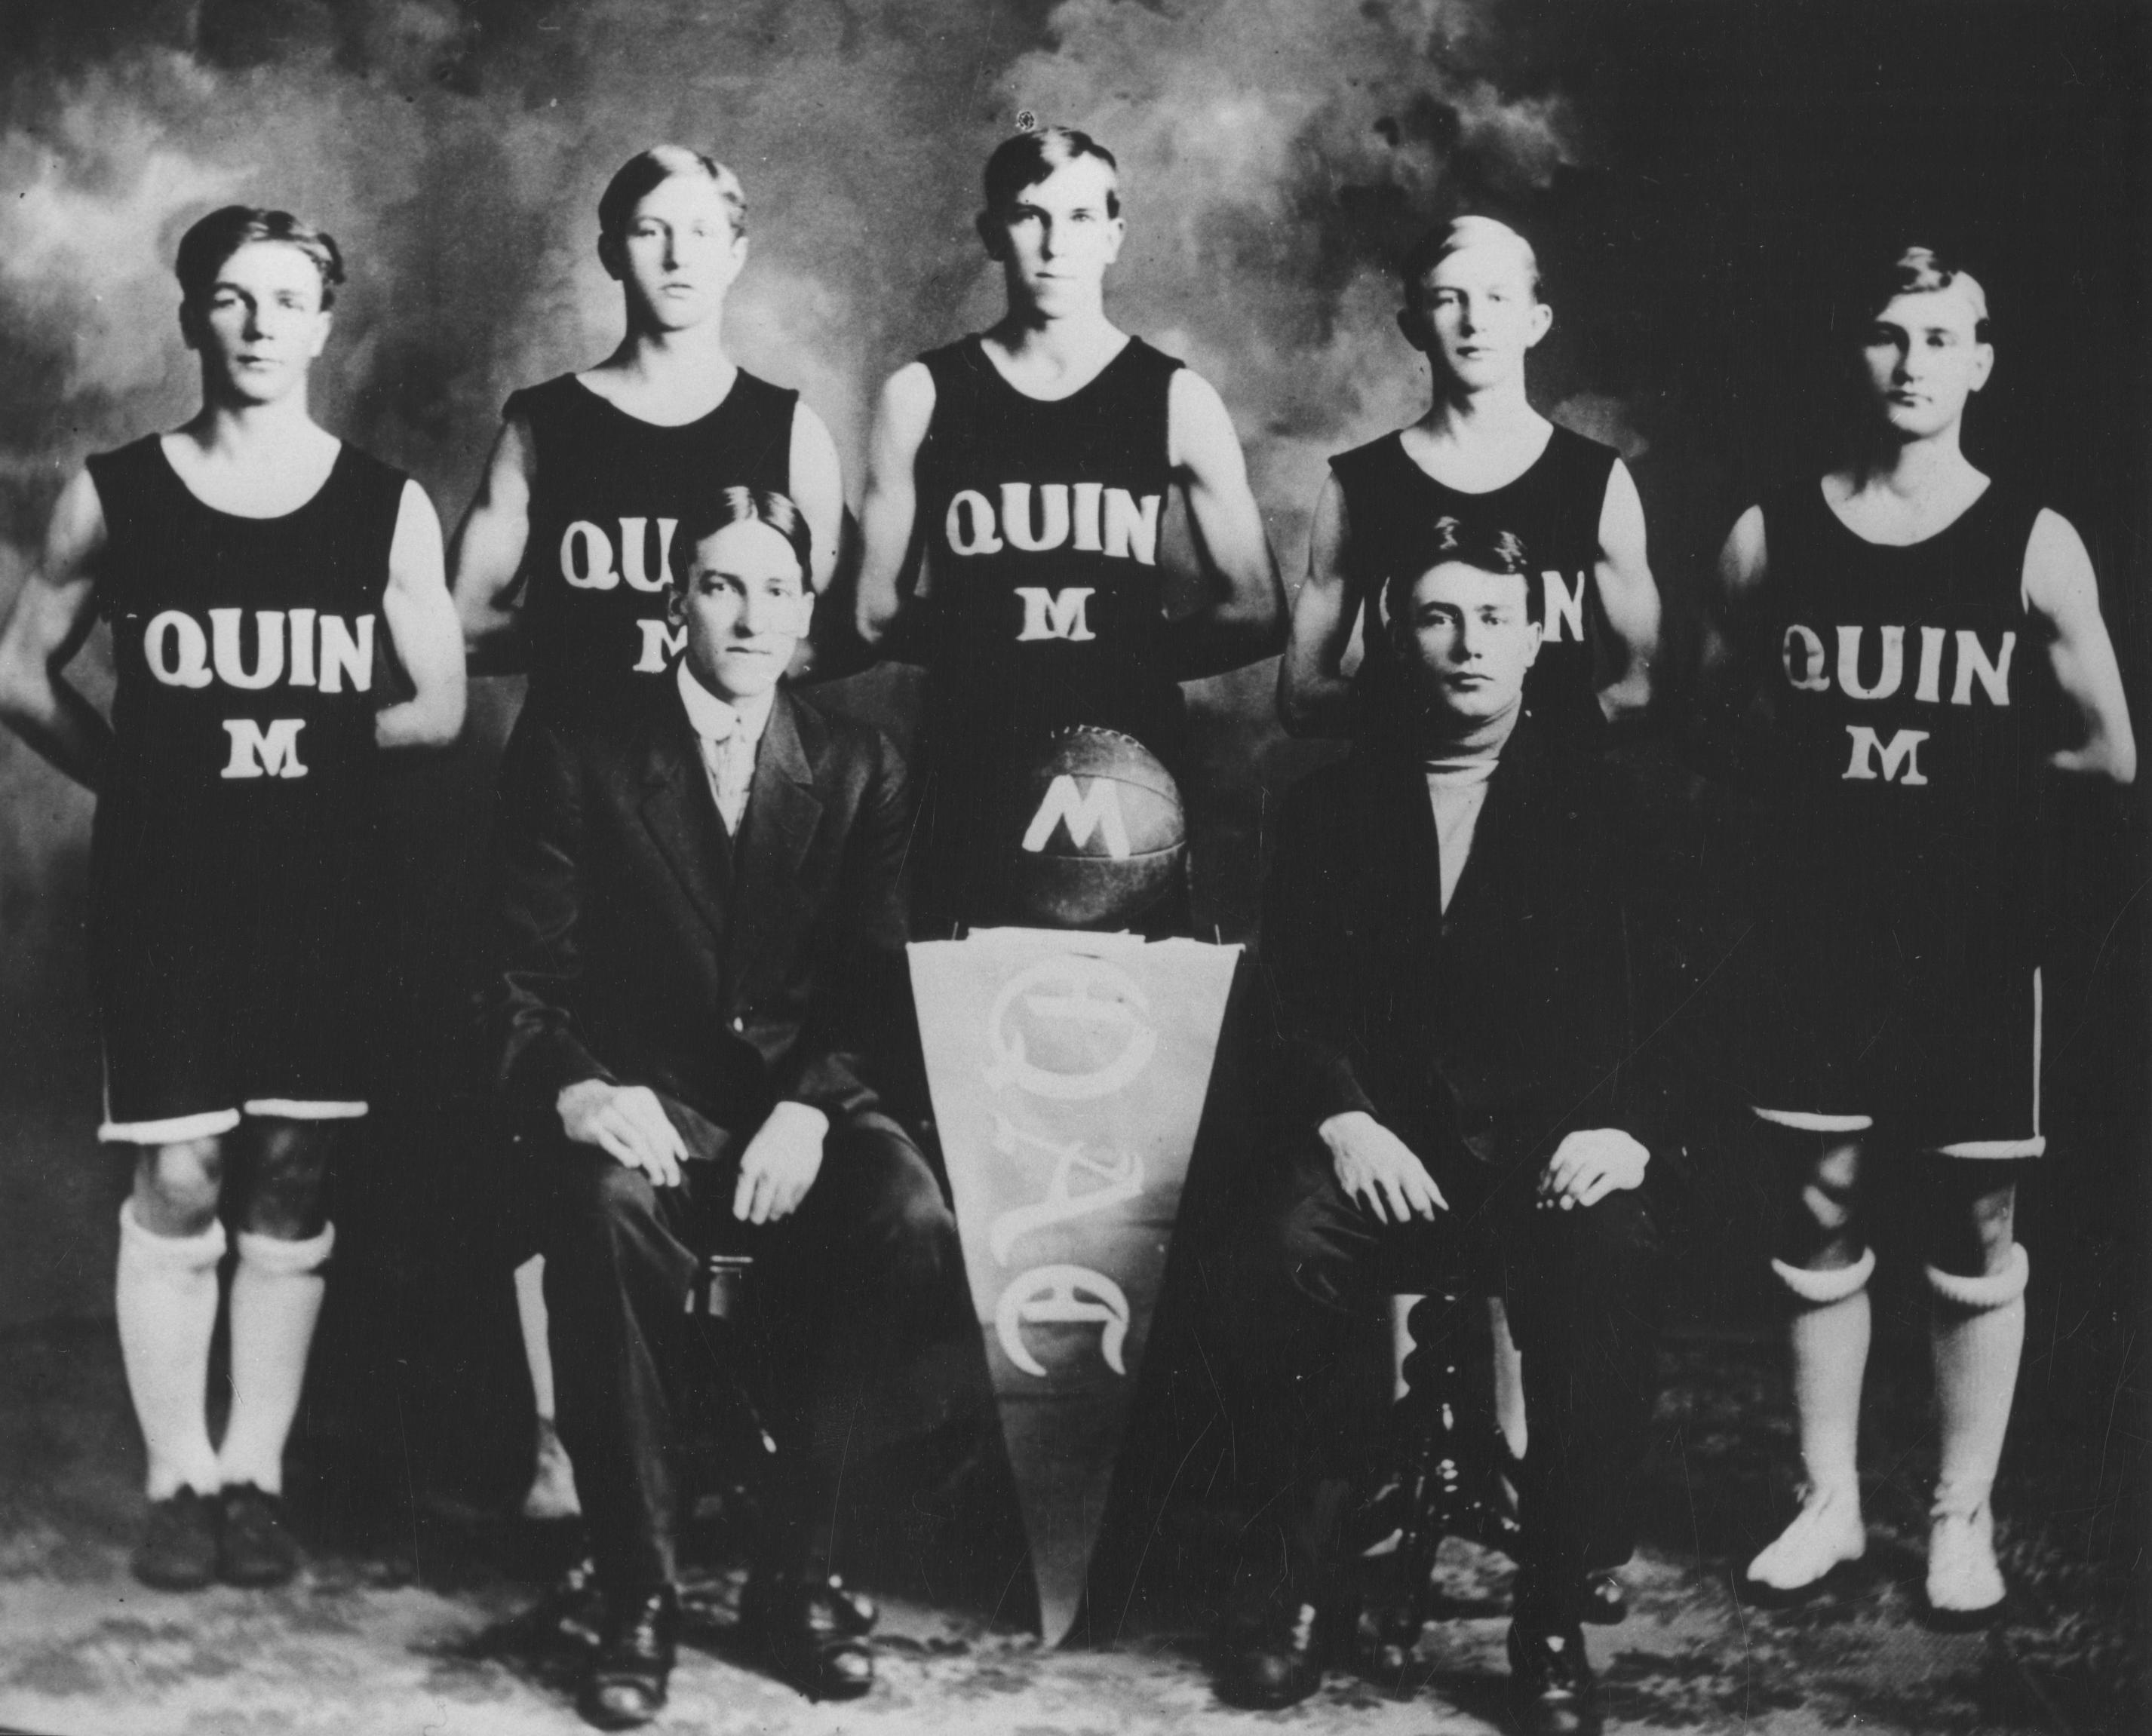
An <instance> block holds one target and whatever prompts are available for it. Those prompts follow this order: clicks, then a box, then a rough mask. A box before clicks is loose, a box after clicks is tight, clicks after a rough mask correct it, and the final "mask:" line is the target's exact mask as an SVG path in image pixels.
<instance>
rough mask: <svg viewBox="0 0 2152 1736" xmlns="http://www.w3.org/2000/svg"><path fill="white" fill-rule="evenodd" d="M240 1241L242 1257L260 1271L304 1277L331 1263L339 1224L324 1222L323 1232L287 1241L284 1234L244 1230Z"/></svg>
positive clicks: (242, 1259)
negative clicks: (330, 1253)
mask: <svg viewBox="0 0 2152 1736" xmlns="http://www.w3.org/2000/svg"><path fill="white" fill-rule="evenodd" d="M236 1241H238V1244H239V1257H240V1260H241V1262H242V1263H244V1264H246V1265H248V1266H252V1267H253V1268H254V1269H255V1270H256V1272H274V1273H276V1274H277V1276H278V1277H306V1276H307V1274H308V1273H310V1272H319V1271H320V1270H321V1269H322V1266H326V1265H327V1263H328V1257H329V1252H330V1250H332V1248H334V1247H335V1246H336V1226H335V1225H334V1224H324V1225H322V1233H321V1234H320V1235H318V1236H308V1237H307V1239H306V1240H305V1241H286V1240H285V1239H284V1238H283V1237H282V1236H264V1235H262V1234H261V1232H260V1231H256V1230H241V1231H240V1232H239V1234H238V1236H237V1237H236Z"/></svg>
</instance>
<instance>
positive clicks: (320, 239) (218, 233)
mask: <svg viewBox="0 0 2152 1736" xmlns="http://www.w3.org/2000/svg"><path fill="white" fill-rule="evenodd" d="M256 241H277V242H281V243H282V245H283V246H287V247H297V249H298V250H299V251H301V252H302V253H303V254H305V255H306V256H307V258H308V259H310V260H312V261H313V265H314V269H315V270H316V271H317V272H320V273H321V277H322V307H334V306H335V305H336V292H337V286H338V284H339V283H341V282H343V253H342V251H339V250H338V246H337V244H336V242H335V241H334V240H333V239H332V237H331V236H329V234H328V233H327V231H325V230H320V229H317V228H315V227H314V226H313V225H312V224H311V223H302V222H301V221H299V220H298V219H297V217H295V216H292V214H291V212H289V211H265V210H263V209H262V208H261V206H253V205H227V206H224V207H223V208H222V209H221V210H219V211H211V213H210V214H209V215H208V216H206V217H204V218H203V219H202V220H201V221H200V222H198V223H196V224H195V226H194V227H193V228H191V229H190V230H189V231H187V232H186V233H185V235H183V236H180V251H179V257H178V258H177V259H176V260H175V261H174V263H173V266H172V272H173V275H174V276H175V277H177V278H178V279H179V280H180V296H181V297H183V298H184V299H185V301H187V302H190V303H194V304H197V305H199V304H200V302H202V301H204V300H205V299H206V297H208V295H209V292H210V291H211V289H213V288H214V287H216V274H217V273H218V272H221V271H222V270H223V269H224V263H225V261H226V260H228V259H230V258H231V256H232V255H233V254H235V253H236V252H237V251H239V250H240V249H241V247H245V246H251V245H252V244H253V243H254V242H256Z"/></svg>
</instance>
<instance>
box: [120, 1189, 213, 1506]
mask: <svg viewBox="0 0 2152 1736" xmlns="http://www.w3.org/2000/svg"><path fill="white" fill-rule="evenodd" d="M223 1257H224V1226H223V1225H222V1224H220V1223H216V1222H214V1221H212V1222H211V1225H210V1226H209V1228H207V1229H206V1230H205V1231H202V1232H201V1234H200V1235H199V1236H159V1235H156V1234H155V1233H154V1232H153V1231H149V1230H145V1228H143V1226H141V1224H140V1222H139V1221H137V1220H136V1218H135V1216H134V1201H133V1200H129V1201H128V1202H127V1203H126V1204H125V1205H124V1206H121V1207H120V1208H119V1273H118V1276H117V1277H116V1278H115V1280H114V1284H113V1290H112V1302H113V1312H114V1313H115V1314H116V1315H117V1316H118V1317H119V1354H120V1358H121V1360H122V1361H123V1362H124V1363H125V1364H126V1368H127V1393H128V1396H129V1398H132V1399H133V1400H134V1419H135V1420H136V1421H137V1422H138V1423H140V1424H141V1425H142V1444H143V1445H144V1446H145V1447H146V1448H148V1449H149V1454H150V1479H149V1489H150V1500H153V1501H161V1500H165V1499H166V1498H167V1497H169V1496H170V1495H174V1494H175V1493H177V1492H178V1490H180V1488H181V1487H182V1486H185V1487H190V1488H192V1489H194V1490H196V1491H198V1492H199V1493H200V1494H203V1495H211V1494H214V1493H215V1492H216V1489H217V1486H218V1481H219V1479H218V1476H217V1470H216V1449H215V1448H214V1447H212V1446H211V1445H210V1443H209V1418H208V1415H207V1414H206V1405H207V1404H208V1398H209V1341H210V1339H211V1337H212V1336H213V1335H214V1334H215V1332H216V1263H217V1261H220V1260H221V1259H222V1258H223Z"/></svg>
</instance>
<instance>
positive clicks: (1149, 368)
mask: <svg viewBox="0 0 2152 1736" xmlns="http://www.w3.org/2000/svg"><path fill="white" fill-rule="evenodd" d="M1114 364H1115V365H1116V366H1118V367H1120V368H1124V369H1126V370H1127V371H1128V372H1129V373H1131V374H1134V375H1135V376H1136V377H1137V378H1143V379H1150V380H1170V381H1171V382H1172V383H1173V384H1174V386H1175V388H1176V389H1178V388H1183V387H1190V388H1193V389H1197V390H1200V391H1205V392H1210V393H1212V394H1213V395H1214V396H1215V395H1216V389H1217V388H1216V387H1214V386H1212V385H1211V382H1210V381H1208V380H1206V379H1205V378H1203V376H1202V375H1201V374H1200V373H1197V372H1196V371H1195V369H1194V368H1190V366H1189V365H1188V364H1187V363H1185V362H1184V361H1182V360H1181V359H1180V357H1178V356H1175V355H1169V354H1168V353H1166V352H1165V351H1164V350H1162V349H1160V348H1159V347H1158V346H1157V345H1156V344H1155V343H1150V342H1149V341H1148V340H1147V339H1145V338H1138V337H1134V336H1131V337H1130V338H1129V341H1128V342H1127V343H1125V344H1124V345H1123V346H1122V348H1121V353H1120V354H1119V356H1117V357H1115V358H1114Z"/></svg>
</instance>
